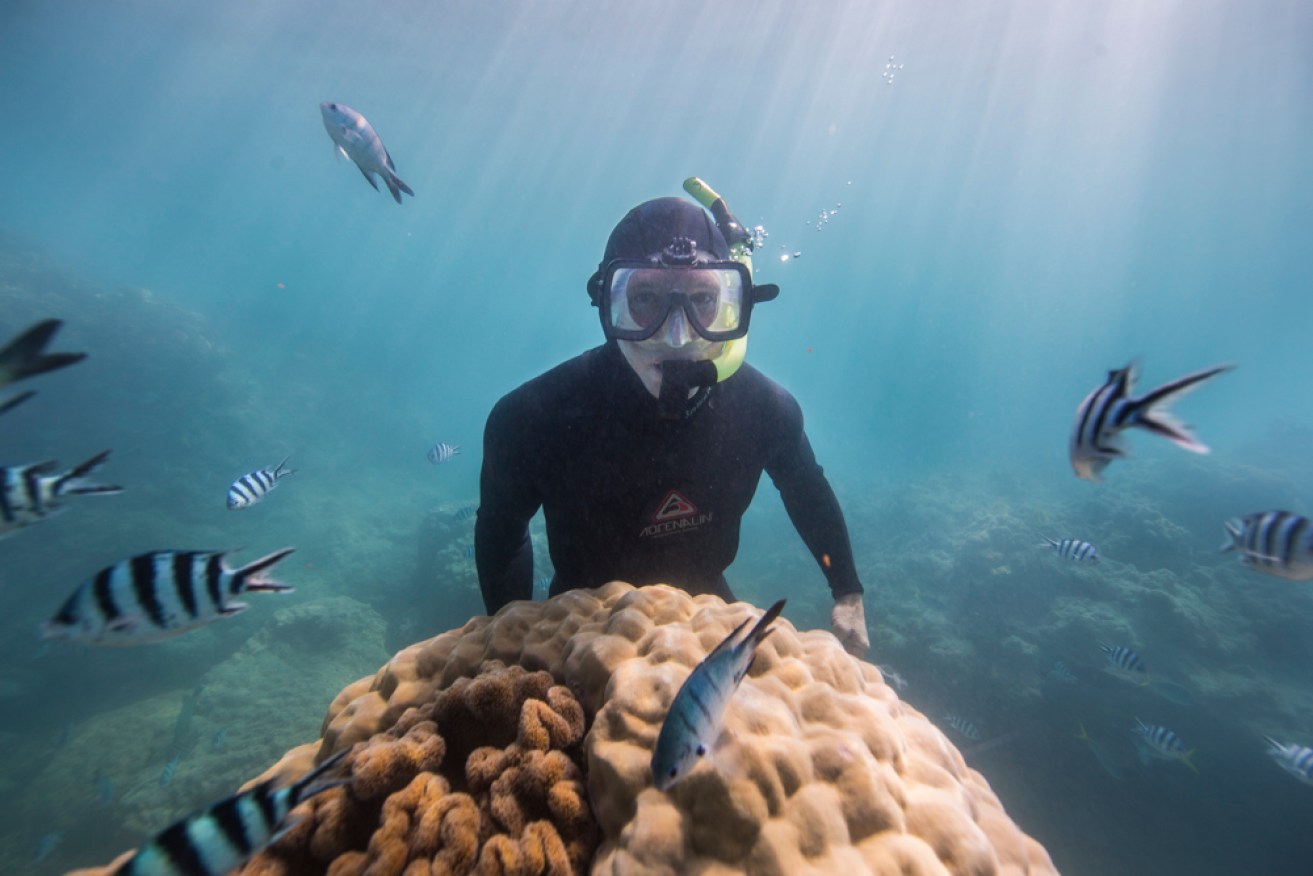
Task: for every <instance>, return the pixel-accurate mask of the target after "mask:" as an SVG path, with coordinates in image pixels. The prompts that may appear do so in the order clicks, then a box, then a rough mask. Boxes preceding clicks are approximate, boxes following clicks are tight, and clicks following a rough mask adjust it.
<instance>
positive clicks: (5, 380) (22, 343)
mask: <svg viewBox="0 0 1313 876" xmlns="http://www.w3.org/2000/svg"><path fill="white" fill-rule="evenodd" d="M63 324H64V322H63V320H59V319H43V320H41V322H38V323H36V324H35V325H31V326H28V327H27V328H26V329H24V330H23V331H21V332H19V333H18V336H17V337H15V338H14V339H13V340H12V341H10V342H9V343H7V344H5V345H4V347H0V388H3V387H6V386H8V385H9V384H11V383H17V382H18V381H20V380H25V379H27V378H29V377H35V376H37V375H38V374H45V373H46V372H48V371H55V370H58V369H60V368H65V367H67V366H69V365H72V364H74V363H77V362H81V361H82V360H83V359H85V358H87V354H86V353H45V352H42V351H43V350H45V348H46V345H47V344H49V343H50V339H51V338H53V337H54V336H55V332H57V331H59V327H60V326H62V325H63ZM17 403H18V402H7V403H6V404H7V405H8V406H9V407H13V406H14V405H16V404H17ZM0 410H3V409H0Z"/></svg>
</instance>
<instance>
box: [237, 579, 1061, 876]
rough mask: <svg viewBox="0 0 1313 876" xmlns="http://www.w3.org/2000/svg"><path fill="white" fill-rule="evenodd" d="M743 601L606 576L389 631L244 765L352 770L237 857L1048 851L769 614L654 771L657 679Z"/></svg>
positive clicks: (976, 862)
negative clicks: (732, 683)
mask: <svg viewBox="0 0 1313 876" xmlns="http://www.w3.org/2000/svg"><path fill="white" fill-rule="evenodd" d="M751 614H752V609H751V608H750V607H749V606H747V605H745V604H742V603H736V604H726V603H724V602H723V601H721V600H720V599H717V598H715V597H710V596H699V597H690V596H688V595H687V594H685V593H683V592H682V591H679V590H676V589H673V588H669V587H665V586H656V587H646V588H642V589H635V588H633V587H630V586H629V585H627V584H622V583H619V582H615V583H612V584H609V585H607V586H606V587H603V588H600V589H598V590H593V591H572V592H569V593H566V594H563V595H561V596H559V597H556V598H554V599H551V600H549V601H547V602H544V603H528V602H521V603H514V604H512V605H510V606H507V607H506V608H505V609H503V610H502V611H501V612H499V613H498V614H497V615H496V616H495V617H492V618H486V617H478V618H474V619H473V620H471V621H469V622H468V623H467V624H465V626H463V627H462V628H460V629H458V630H453V631H450V632H448V633H444V634H443V635H440V636H437V637H436V638H433V639H430V640H428V641H426V642H421V643H418V644H415V645H412V646H411V647H409V648H406V649H404V650H403V651H401V652H400V653H398V654H397V655H396V656H394V657H393V658H392V660H391V661H389V662H388V663H387V664H386V665H385V666H384V667H383V668H382V669H381V670H380V671H379V672H378V674H377V675H376V676H374V677H373V678H367V679H362V680H360V681H358V682H356V683H355V684H352V685H350V686H348V687H347V688H346V689H345V690H343V691H342V693H341V694H339V695H338V697H337V698H336V699H335V700H334V701H333V703H332V705H331V706H330V708H329V713H328V716H327V718H326V720H325V722H324V727H323V737H322V739H321V740H320V741H319V742H318V743H312V744H308V745H303V746H300V747H298V748H296V749H293V750H292V751H290V752H288V753H287V755H285V756H284V758H283V759H282V760H281V761H279V763H277V764H275V765H274V766H273V767H272V768H271V769H270V770H268V771H267V772H266V773H265V774H264V775H263V776H261V777H259V778H260V779H263V778H267V777H269V776H272V775H279V776H283V777H291V776H293V775H296V774H299V773H301V772H303V771H304V770H305V769H307V768H308V767H309V766H310V764H311V763H312V762H313V761H314V760H316V759H319V758H321V757H323V756H327V755H328V754H329V753H330V752H333V751H338V750H341V749H343V748H346V747H349V746H357V749H356V752H355V754H354V755H353V758H352V766H351V784H350V787H349V788H342V789H338V790H335V791H330V792H327V793H325V794H322V795H320V796H318V797H316V798H315V799H314V800H312V801H310V802H309V803H308V804H307V805H306V806H305V807H303V809H302V810H301V811H300V812H299V813H298V814H299V815H300V816H301V818H302V820H301V822H300V824H298V826H297V827H295V828H294V829H293V830H292V831H291V832H290V833H289V834H288V835H287V837H285V838H284V840H283V841H282V842H281V843H280V844H279V846H278V847H277V848H276V849H274V850H270V851H269V852H266V853H265V854H262V855H261V856H259V857H257V858H256V859H255V860H253V861H252V862H251V864H249V865H248V867H247V868H246V870H245V872H246V873H249V874H253V873H260V874H274V873H279V874H281V873H294V872H318V871H326V872H328V873H331V874H334V876H340V874H347V873H365V872H368V873H380V874H381V873H399V874H400V873H405V874H408V876H413V874H417V873H459V872H473V871H475V870H476V869H477V870H478V871H479V872H516V873H520V872H523V873H539V872H553V873H554V872H569V871H574V872H583V871H586V870H588V869H589V868H591V870H592V872H597V873H602V872H635V871H640V872H653V873H681V872H717V873H735V872H752V873H801V872H835V871H838V870H840V869H843V870H845V871H847V872H851V873H890V872H898V873H925V874H930V873H947V872H953V873H972V874H976V873H979V874H985V873H1051V872H1055V871H1054V869H1053V866H1052V864H1051V862H1050V860H1049V857H1048V854H1047V853H1046V852H1045V851H1044V849H1043V848H1042V847H1041V846H1040V845H1039V844H1038V843H1036V842H1035V841H1034V840H1032V839H1031V838H1029V837H1027V836H1026V835H1025V834H1023V833H1022V832H1021V830H1020V829H1018V827H1017V826H1016V825H1015V824H1014V823H1013V822H1012V821H1011V820H1010V819H1009V818H1008V817H1007V815H1006V814H1005V813H1004V812H1003V809H1002V806H1001V805H1000V803H999V801H998V799H997V797H995V795H994V794H993V792H992V791H991V790H990V788H989V786H988V784H987V783H986V781H985V780H984V778H983V777H981V776H980V774H979V773H977V772H975V771H974V770H972V769H970V768H969V767H968V766H967V765H966V763H965V762H964V761H963V759H962V756H961V754H960V753H959V752H958V751H957V749H956V748H954V747H953V745H952V744H951V743H950V742H949V741H948V740H947V739H946V738H945V736H944V735H943V734H942V733H941V732H940V731H939V730H938V729H936V728H935V727H934V725H933V724H931V723H930V722H929V721H928V720H927V719H926V718H925V717H924V716H923V715H921V714H920V713H919V712H917V711H916V710H915V709H913V708H911V707H910V706H908V705H907V704H905V703H903V702H901V701H900V700H899V699H898V697H897V696H896V695H895V694H894V692H893V691H892V689H890V688H889V687H888V686H886V685H885V684H884V683H883V680H882V678H881V676H880V673H879V670H877V669H876V668H875V667H874V666H871V665H869V664H865V663H861V662H859V661H857V660H855V659H853V658H851V657H850V656H848V655H847V654H846V653H844V651H843V649H842V648H841V647H840V646H839V644H838V643H837V641H836V640H835V639H834V638H833V637H832V636H831V635H830V634H828V633H825V632H820V631H813V632H804V633H799V632H798V631H796V630H795V629H793V628H792V626H791V625H790V624H789V623H788V622H787V621H780V622H778V623H777V624H776V629H775V631H774V632H773V633H772V635H771V636H770V637H769V638H767V639H766V641H765V642H764V643H763V644H762V646H761V647H760V648H759V650H758V653H757V659H756V661H755V663H754V665H753V667H752V669H751V671H750V672H749V675H748V677H747V678H746V679H745V680H744V682H743V685H742V687H741V688H740V689H739V691H738V693H737V694H736V695H735V697H734V699H733V700H732V701H731V703H730V706H729V710H728V714H727V720H726V730H727V732H726V735H725V737H724V738H723V740H722V742H723V744H722V745H721V746H719V747H718V749H717V750H716V751H714V752H713V754H712V758H711V759H712V760H713V761H714V767H713V766H712V765H705V766H699V767H698V768H697V769H695V770H694V771H693V772H692V773H690V774H689V776H688V778H687V779H685V780H684V781H683V782H681V783H680V784H678V785H676V786H675V787H674V788H673V789H671V791H670V792H669V793H662V792H659V791H657V790H656V789H655V788H653V786H652V779H651V774H650V771H649V766H648V763H649V759H650V757H651V750H652V746H653V745H654V744H655V740H656V736H657V733H658V731H659V729H660V725H661V721H662V720H663V718H664V715H665V711H666V709H667V707H668V706H669V703H670V701H671V699H672V698H673V697H674V694H675V692H676V690H677V689H678V687H679V685H680V684H681V683H682V682H683V680H684V678H685V677H686V676H687V674H688V673H689V672H690V671H691V670H692V668H693V667H694V666H696V665H697V663H698V661H700V660H701V659H702V658H703V657H705V656H706V654H707V653H708V652H709V651H710V650H711V649H712V648H713V647H714V646H715V645H716V643H718V642H719V641H720V640H721V639H722V638H723V637H724V636H725V635H726V634H727V633H728V632H729V631H730V630H731V629H733V628H734V627H735V626H736V625H738V624H739V623H740V622H742V621H743V620H745V619H746V618H748V617H749V616H751ZM506 667H510V668H506ZM585 728H587V735H586V736H585V735H584V733H585ZM585 787H586V793H585ZM589 801H591V804H592V805H591V814H590V813H589V807H588V802H589ZM593 819H596V820H595V822H594V821H593ZM476 825H477V827H476ZM594 842H596V843H597V847H596V849H595V850H594V848H593V844H594ZM307 855H308V856H310V858H311V859H313V860H314V861H318V862H323V863H320V864H319V865H318V868H317V869H316V868H315V867H313V866H311V865H309V863H308V861H307V859H306V857H305V856H307ZM298 856H301V857H298ZM330 859H333V863H332V864H331V865H329V864H327V861H329V860H330Z"/></svg>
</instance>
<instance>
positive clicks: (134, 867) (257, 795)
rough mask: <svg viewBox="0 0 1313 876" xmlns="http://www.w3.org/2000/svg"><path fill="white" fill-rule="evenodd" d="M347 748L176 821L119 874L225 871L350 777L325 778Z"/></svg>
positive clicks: (213, 875)
mask: <svg viewBox="0 0 1313 876" xmlns="http://www.w3.org/2000/svg"><path fill="white" fill-rule="evenodd" d="M347 754H348V752H347V751H340V752H338V753H337V754H335V755H333V756H332V757H330V758H329V759H328V760H326V761H324V762H323V763H321V764H320V765H319V766H317V767H315V768H314V769H312V770H311V771H310V772H308V773H306V774H305V775H304V776H302V777H301V778H299V779H297V780H296V781H295V782H293V783H292V784H290V785H288V786H287V787H286V788H280V789H277V790H275V789H274V780H273V779H270V780H268V781H264V782H261V783H260V784H258V785H256V786H255V787H253V788H250V789H248V790H246V791H243V792H242V793H240V794H235V795H233V796H232V797H227V798H225V799H223V800H220V801H219V802H218V803H215V804H214V805H212V806H210V807H209V808H208V809H206V810H204V811H202V812H197V813H195V814H193V815H189V816H187V817H186V818H184V819H182V820H180V821H176V822H174V823H173V824H172V825H170V826H169V827H167V828H165V829H164V830H163V831H161V832H160V833H158V834H156V835H155V837H154V838H153V839H152V840H151V841H150V842H148V843H146V845H145V846H144V847H142V848H141V850H139V851H138V852H137V853H136V854H135V855H133V856H132V857H131V858H129V859H128V860H127V861H126V862H125V863H124V864H122V865H121V866H120V867H119V868H118V869H117V870H115V871H114V874H115V876H223V874H225V873H229V872H231V871H233V870H235V869H236V868H237V867H239V866H240V865H241V864H242V862H244V861H245V860H246V859H248V858H250V857H251V856H252V855H254V854H255V853H257V852H259V851H260V850H261V849H263V848H265V847H266V846H269V845H272V844H273V843H275V842H277V841H278V839H279V837H281V836H282V835H283V834H284V833H286V831H287V830H288V828H289V827H290V826H291V825H288V824H286V823H285V822H286V820H287V815H288V813H289V812H291V811H292V810H293V809H295V808H296V806H297V805H298V804H299V803H301V802H303V801H305V800H308V799H309V798H311V797H313V796H315V795H316V794H319V793H321V792H323V791H327V790H328V789H329V788H336V787H338V786H339V785H344V784H346V783H347V782H348V781H349V780H348V779H332V780H330V781H326V782H321V781H320V777H322V776H323V775H324V774H325V773H327V772H328V771H329V770H331V769H333V767H335V766H337V765H338V764H339V763H341V762H342V758H344V757H346V755H347Z"/></svg>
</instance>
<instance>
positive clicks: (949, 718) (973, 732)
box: [944, 715, 980, 742]
mask: <svg viewBox="0 0 1313 876" xmlns="http://www.w3.org/2000/svg"><path fill="white" fill-rule="evenodd" d="M944 721H945V722H947V724H948V726H950V727H952V728H953V729H954V730H956V731H957V732H958V733H961V734H962V735H963V736H965V737H966V738H967V739H970V740H971V741H973V742H974V741H976V740H977V739H979V738H980V729H979V728H978V727H976V725H975V724H972V723H971V722H970V721H968V720H967V719H966V718H963V717H962V716H961V715H945V716H944Z"/></svg>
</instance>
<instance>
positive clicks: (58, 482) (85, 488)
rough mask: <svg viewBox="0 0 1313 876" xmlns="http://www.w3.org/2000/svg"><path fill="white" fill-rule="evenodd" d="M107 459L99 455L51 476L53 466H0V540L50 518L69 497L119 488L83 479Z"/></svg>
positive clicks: (99, 493)
mask: <svg viewBox="0 0 1313 876" xmlns="http://www.w3.org/2000/svg"><path fill="white" fill-rule="evenodd" d="M108 458H109V451H108V450H106V451H105V452H104V453H98V454H96V455H95V456H93V457H91V458H90V459H88V460H87V461H86V462H84V463H82V464H81V465H79V466H75V467H74V468H71V469H69V470H68V471H65V472H61V473H59V474H53V473H52V472H54V470H55V463H54V462H53V461H49V462H38V463H34V464H32V465H10V466H0V537H3V536H5V535H7V534H9V533H11V532H13V531H14V530H17V529H22V528H23V527H24V526H30V525H32V524H33V523H37V522H39V521H41V520H45V519H46V518H48V517H51V516H53V515H54V514H56V513H58V512H59V511H62V510H63V506H64V499H66V498H67V497H69V496H106V495H111V494H113V493H121V492H123V488H122V487H112V486H105V485H102V484H93V483H91V482H89V481H87V480H84V479H85V478H86V476H87V475H89V474H91V473H92V472H94V471H95V470H96V469H98V468H100V467H101V465H103V464H104V462H105V460H106V459H108Z"/></svg>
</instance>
